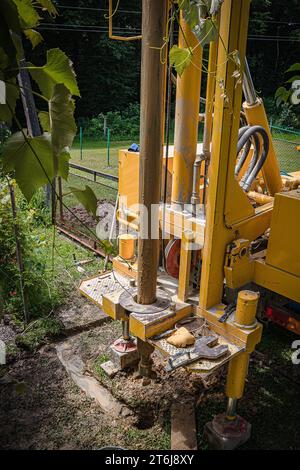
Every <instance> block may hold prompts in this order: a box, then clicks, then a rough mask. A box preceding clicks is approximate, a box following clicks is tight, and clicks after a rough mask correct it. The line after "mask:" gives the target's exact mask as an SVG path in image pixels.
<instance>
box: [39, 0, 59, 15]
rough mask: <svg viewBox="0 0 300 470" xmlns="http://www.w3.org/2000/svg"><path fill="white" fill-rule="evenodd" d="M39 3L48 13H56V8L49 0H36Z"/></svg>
mask: <svg viewBox="0 0 300 470" xmlns="http://www.w3.org/2000/svg"><path fill="white" fill-rule="evenodd" d="M38 2H39V3H40V5H42V7H43V9H44V10H47V11H48V13H50V15H53V16H56V15H58V13H57V10H56V8H55V6H54V5H53V3H52V2H51V0H38Z"/></svg>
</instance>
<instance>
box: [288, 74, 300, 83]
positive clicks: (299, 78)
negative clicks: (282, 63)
mask: <svg viewBox="0 0 300 470" xmlns="http://www.w3.org/2000/svg"><path fill="white" fill-rule="evenodd" d="M295 80H300V75H295V76H294V77H291V78H289V79H288V80H286V82H285V83H293V82H294V81H295Z"/></svg>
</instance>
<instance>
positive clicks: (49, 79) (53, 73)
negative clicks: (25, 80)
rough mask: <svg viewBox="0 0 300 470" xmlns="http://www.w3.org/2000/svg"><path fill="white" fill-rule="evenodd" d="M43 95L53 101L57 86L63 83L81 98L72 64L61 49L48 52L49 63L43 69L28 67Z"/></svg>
mask: <svg viewBox="0 0 300 470" xmlns="http://www.w3.org/2000/svg"><path fill="white" fill-rule="evenodd" d="M28 69H29V71H30V73H31V75H32V77H33V79H34V80H35V81H36V82H37V84H38V86H39V88H40V90H41V92H42V93H43V95H44V96H45V97H46V98H48V99H51V97H52V95H53V89H54V86H55V84H57V83H63V84H64V85H65V86H66V87H67V88H68V90H70V92H71V94H72V95H76V96H80V93H79V90H78V86H77V81H76V76H75V72H74V69H73V66H72V62H71V61H70V59H69V58H68V57H67V56H66V54H65V53H64V52H62V51H61V50H60V49H58V48H56V49H50V50H49V51H47V63H46V65H44V66H43V67H35V66H34V65H32V64H30V65H29V67H28Z"/></svg>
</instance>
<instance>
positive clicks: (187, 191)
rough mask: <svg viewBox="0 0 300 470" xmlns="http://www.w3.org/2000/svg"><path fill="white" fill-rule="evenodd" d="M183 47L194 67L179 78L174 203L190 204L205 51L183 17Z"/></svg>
mask: <svg viewBox="0 0 300 470" xmlns="http://www.w3.org/2000/svg"><path fill="white" fill-rule="evenodd" d="M180 25H181V28H180V31H179V47H190V48H191V49H193V57H192V64H191V65H189V66H188V67H187V69H186V70H185V71H184V72H183V74H182V76H181V77H179V76H178V78H177V89H176V112H175V137H174V159H173V180H172V203H174V204H180V205H183V204H190V201H191V196H192V186H193V165H194V161H195V158H196V154H197V140H198V120H199V106H200V88H201V65H202V47H201V46H200V44H199V43H198V41H197V39H196V37H195V35H194V34H193V32H192V31H191V29H190V27H189V26H188V24H187V23H186V21H185V20H184V19H183V16H182V15H181V20H180Z"/></svg>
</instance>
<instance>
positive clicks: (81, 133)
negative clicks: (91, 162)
mask: <svg viewBox="0 0 300 470" xmlns="http://www.w3.org/2000/svg"><path fill="white" fill-rule="evenodd" d="M79 139H80V160H82V146H83V132H82V127H80V129H79Z"/></svg>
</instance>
